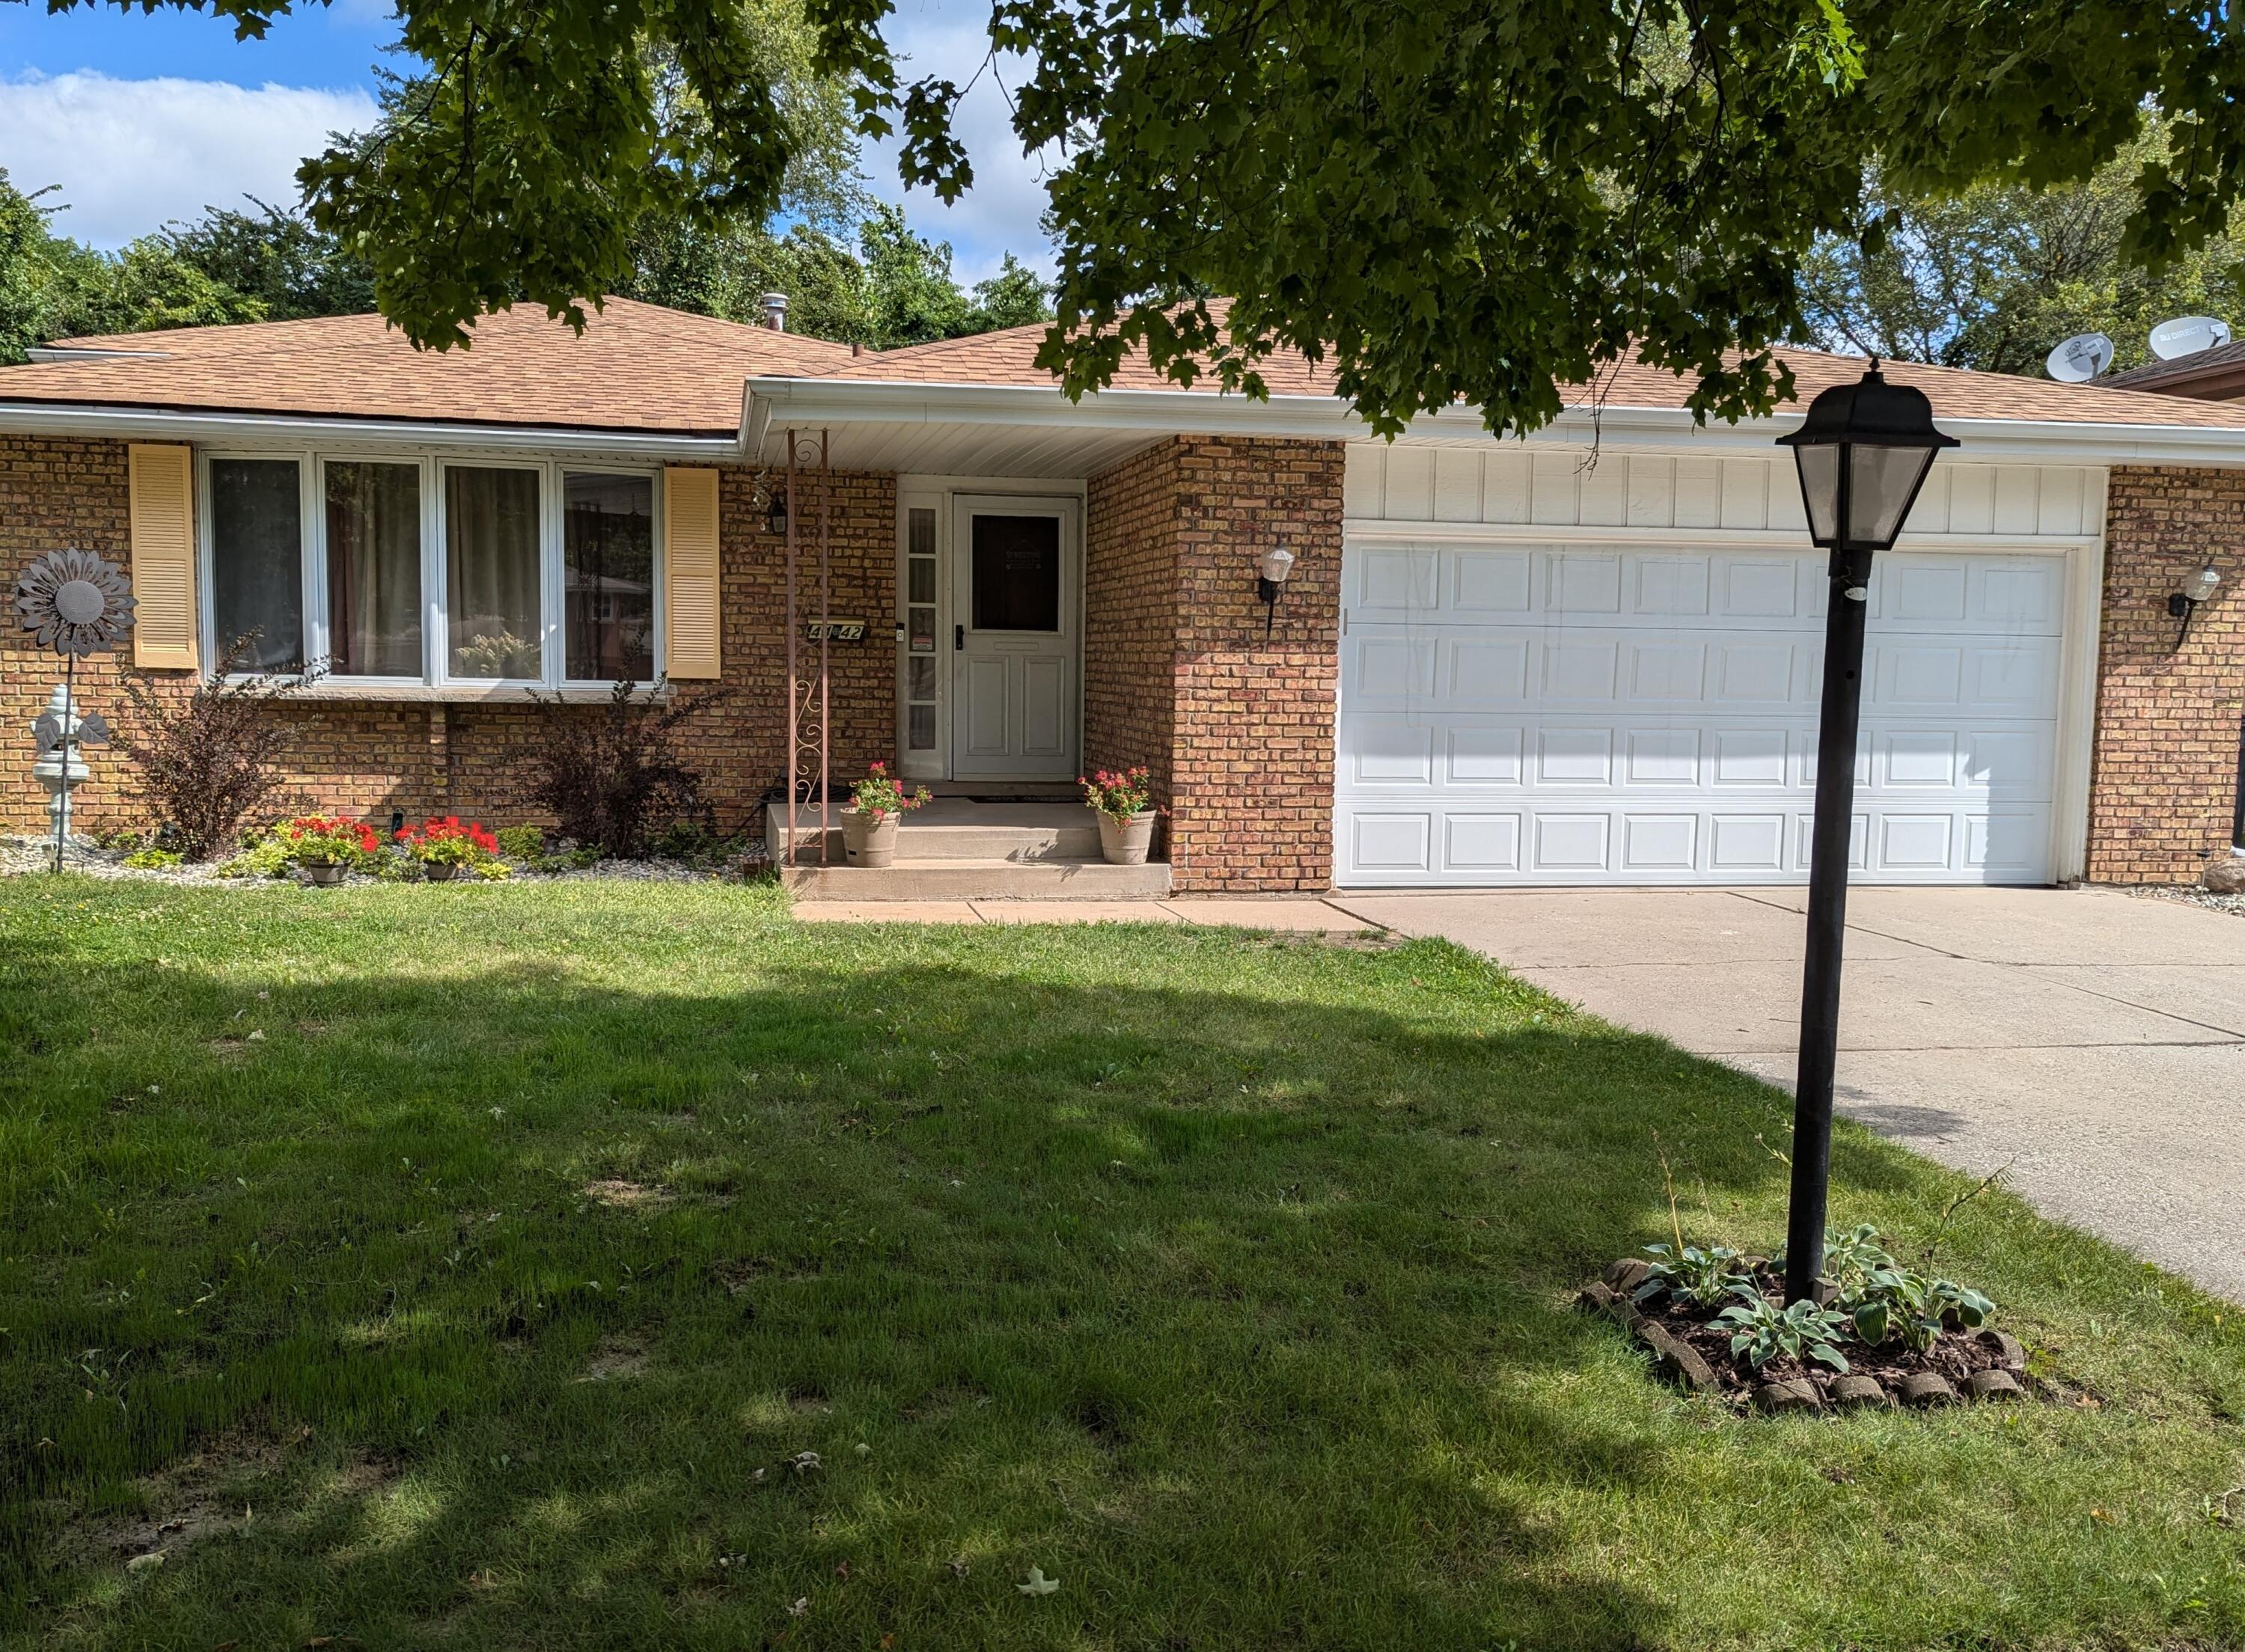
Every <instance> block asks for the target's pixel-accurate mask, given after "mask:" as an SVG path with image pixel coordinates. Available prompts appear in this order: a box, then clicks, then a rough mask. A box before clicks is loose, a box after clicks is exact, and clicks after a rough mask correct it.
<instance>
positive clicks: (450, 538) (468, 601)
mask: <svg viewBox="0 0 2245 1652" xmlns="http://www.w3.org/2000/svg"><path fill="white" fill-rule="evenodd" d="M444 599H445V608H444V619H445V626H446V630H447V631H448V633H449V638H448V640H449V642H450V644H451V655H450V659H451V665H450V669H451V674H452V675H454V676H455V677H485V678H490V677H527V678H533V679H534V678H537V677H540V676H542V675H543V674H544V667H543V665H542V661H543V660H544V651H543V649H542V647H541V646H540V640H539V633H540V632H541V631H542V630H543V629H544V626H543V624H542V623H541V620H540V617H539V616H540V613H541V612H542V608H543V605H542V604H541V603H540V602H539V591H538V472H537V471H502V470H499V469H496V468H492V467H489V466H485V465H457V466H450V467H447V468H446V470H445V471H444Z"/></svg>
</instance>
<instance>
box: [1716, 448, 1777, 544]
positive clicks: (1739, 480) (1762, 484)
mask: <svg viewBox="0 0 2245 1652" xmlns="http://www.w3.org/2000/svg"><path fill="white" fill-rule="evenodd" d="M1723 525H1724V526H1725V527H1726V528H1766V527H1767V526H1768V525H1769V462H1768V461H1767V459H1725V460H1724V461H1723Z"/></svg>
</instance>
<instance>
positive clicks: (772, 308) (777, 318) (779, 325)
mask: <svg viewBox="0 0 2245 1652" xmlns="http://www.w3.org/2000/svg"><path fill="white" fill-rule="evenodd" d="M758 302H759V303H761V304H762V305H763V310H764V325H765V326H766V327H769V328H771V330H772V331H773V332H775V333H784V332H785V331H787V295H786V294H785V293H766V294H765V295H763V298H762V299H760V300H758Z"/></svg>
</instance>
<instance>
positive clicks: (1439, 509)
mask: <svg viewBox="0 0 2245 1652" xmlns="http://www.w3.org/2000/svg"><path fill="white" fill-rule="evenodd" d="M1481 458H1482V456H1481V450H1480V449H1478V448H1437V449H1435V450H1434V520H1435V521H1437V522H1478V521H1480V520H1481Z"/></svg>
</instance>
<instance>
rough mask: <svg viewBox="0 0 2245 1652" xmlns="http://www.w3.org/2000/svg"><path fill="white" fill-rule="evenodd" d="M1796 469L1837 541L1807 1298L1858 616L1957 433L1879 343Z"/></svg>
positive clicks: (1805, 494) (1829, 541) (1805, 1131)
mask: <svg viewBox="0 0 2245 1652" xmlns="http://www.w3.org/2000/svg"><path fill="white" fill-rule="evenodd" d="M1777 441H1778V445H1779V446H1780V447H1789V448H1791V449H1792V450H1793V461H1794V464H1795V466H1797V467H1798V469H1799V470H1800V472H1801V503H1802V504H1804V505H1806V506H1807V507H1808V534H1809V538H1811V539H1813V540H1814V542H1815V543H1816V545H1817V546H1818V547H1819V548H1820V549H1823V550H1828V551H1829V552H1831V553H1832V555H1831V564H1830V567H1829V569H1828V576H1829V578H1830V579H1831V583H1832V594H1831V599H1830V601H1829V602H1828V604H1827V606H1826V610H1825V619H1824V701H1823V710H1822V713H1821V718H1820V721H1819V722H1818V725H1817V730H1816V808H1815V815H1814V825H1813V835H1812V836H1811V837H1810V839H1809V848H1808V959H1807V963H1806V965H1804V967H1803V969H1802V971H1801V1065H1800V1067H1799V1069H1798V1073H1797V1080H1796V1082H1795V1084H1794V1100H1793V1189H1792V1204H1791V1207H1790V1209H1789V1211H1788V1213H1787V1219H1786V1232H1785V1299H1786V1301H1787V1303H1795V1302H1800V1301H1802V1300H1804V1299H1805V1298H1807V1297H1808V1296H1809V1295H1810V1294H1811V1292H1812V1290H1814V1286H1815V1283H1816V1278H1817V1276H1818V1275H1819V1274H1820V1273H1821V1272H1822V1271H1823V1267H1824V1207H1825V1202H1826V1195H1827V1193H1828V1188H1829V1184H1830V1181H1831V1175H1832V1073H1833V1067H1834V1065H1835V1060H1836V1057H1837V1052H1838V1046H1839V1037H1840V960H1841V947H1842V943H1843V940H1844V938H1845V935H1846V931H1847V924H1848V843H1849V838H1850V836H1851V834H1852V830H1853V826H1854V816H1855V736H1856V724H1857V721H1858V720H1859V718H1860V715H1861V712H1862V700H1863V622H1864V619H1865V614H1866V611H1867V609H1868V608H1869V605H1870V594H1871V592H1870V585H1871V559H1872V557H1873V556H1875V554H1877V553H1878V552H1881V551H1884V550H1886V549H1888V548H1889V546H1891V545H1893V544H1894V542H1895V538H1896V535H1898V534H1899V533H1900V532H1901V531H1902V523H1903V521H1904V520H1905V519H1906V518H1908V517H1909V507H1910V506H1911V505H1912V504H1915V503H1916V499H1917V491H1918V489H1920V488H1921V487H1923V485H1924V484H1925V477H1926V473H1927V472H1928V471H1930V470H1931V469H1932V468H1933V460H1934V456H1935V455H1936V454H1937V453H1939V452H1940V450H1942V449H1943V448H1953V447H1955V446H1957V438H1956V437H1953V436H1948V435H1944V434H1943V432H1941V431H1939V430H1935V429H1934V428H1933V405H1932V403H1930V402H1928V401H1927V400H1926V399H1925V395H1924V393H1923V391H1921V390H1916V389H1912V388H1910V387H1909V385H1907V384H1889V383H1887V382H1886V380H1885V379H1884V378H1883V377H1882V376H1881V375H1880V373H1879V364H1878V361H1877V359H1876V358H1875V357H1874V358H1873V359H1872V362H1871V364H1870V367H1869V369H1868V370H1867V371H1866V372H1865V373H1864V374H1863V376H1862V379H1861V380H1860V381H1858V382H1857V383H1854V384H1842V385H1835V387H1834V388H1832V389H1828V390H1826V391H1825V392H1823V394H1821V396H1818V397H1817V398H1816V399H1815V400H1814V402H1812V403H1809V405H1808V416H1807V417H1806V418H1804V419H1803V420H1802V421H1801V428H1800V429H1799V430H1795V431H1794V432H1793V433H1792V434H1791V435H1789V436H1781V437H1778V439H1777Z"/></svg>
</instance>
